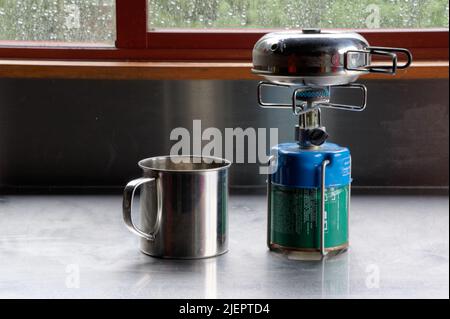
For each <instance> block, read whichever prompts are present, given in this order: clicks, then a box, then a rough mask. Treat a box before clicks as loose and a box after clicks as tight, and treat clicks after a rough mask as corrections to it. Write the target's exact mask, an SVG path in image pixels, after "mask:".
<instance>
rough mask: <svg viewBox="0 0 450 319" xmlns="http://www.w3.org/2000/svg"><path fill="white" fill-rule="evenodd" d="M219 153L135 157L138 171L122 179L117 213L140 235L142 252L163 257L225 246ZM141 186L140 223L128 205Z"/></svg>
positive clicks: (212, 252) (224, 185)
mask: <svg viewBox="0 0 450 319" xmlns="http://www.w3.org/2000/svg"><path fill="white" fill-rule="evenodd" d="M230 165H231V163H230V162H229V161H227V160H224V159H218V158H212V157H200V156H162V157H152V158H148V159H144V160H142V161H140V162H139V166H140V167H141V168H142V170H143V172H144V174H143V177H141V178H138V179H135V180H133V181H131V182H129V183H128V184H127V186H126V187H125V191H124V194H123V218H124V221H125V223H126V225H127V227H128V229H130V230H131V231H132V232H133V233H135V234H137V235H139V236H140V237H141V245H140V248H141V250H142V252H143V253H145V254H148V255H150V256H155V257H164V258H189V259H190V258H204V257H212V256H216V255H220V254H223V253H225V252H226V251H227V249H228V241H227V236H228V217H227V202H228V167H229V166H230ZM141 185H142V190H141V199H140V201H141V228H138V227H136V226H135V225H134V223H133V221H132V218H131V207H132V202H133V197H134V193H135V191H136V189H137V188H138V187H139V186H141Z"/></svg>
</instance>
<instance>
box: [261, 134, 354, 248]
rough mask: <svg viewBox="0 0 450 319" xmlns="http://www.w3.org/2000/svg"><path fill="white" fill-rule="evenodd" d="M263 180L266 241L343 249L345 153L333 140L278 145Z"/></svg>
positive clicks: (275, 245) (347, 165)
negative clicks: (304, 145)
mask: <svg viewBox="0 0 450 319" xmlns="http://www.w3.org/2000/svg"><path fill="white" fill-rule="evenodd" d="M272 154H274V156H273V158H272V168H273V172H272V174H271V175H270V178H269V181H268V245H269V247H270V248H271V249H281V250H298V251H321V252H323V253H327V252H330V251H338V250H344V249H346V248H347V247H348V217H349V206H350V184H351V157H350V152H349V150H348V149H347V148H345V147H341V146H338V145H336V144H333V143H324V144H323V145H321V146H320V147H317V148H310V149H305V148H301V147H300V146H299V144H298V143H284V144H279V145H277V146H275V147H274V148H273V149H272Z"/></svg>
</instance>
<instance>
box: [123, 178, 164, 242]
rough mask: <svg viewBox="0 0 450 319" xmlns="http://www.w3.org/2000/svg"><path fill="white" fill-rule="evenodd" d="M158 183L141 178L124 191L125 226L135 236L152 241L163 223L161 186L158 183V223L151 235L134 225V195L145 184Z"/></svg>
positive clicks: (153, 179)
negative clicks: (132, 214) (132, 215)
mask: <svg viewBox="0 0 450 319" xmlns="http://www.w3.org/2000/svg"><path fill="white" fill-rule="evenodd" d="M154 181H156V178H147V177H141V178H137V179H134V180H132V181H131V182H129V183H128V184H127V186H125V189H124V191H123V204H122V207H123V220H124V221H125V224H126V225H127V228H128V229H129V230H130V231H131V232H132V233H134V234H136V235H138V236H140V237H142V238H145V239H147V240H150V241H154V240H155V235H156V233H157V232H158V230H159V226H160V223H161V203H160V199H161V196H160V194H159V191H158V189H159V186H158V183H156V189H157V195H156V196H157V201H158V204H157V205H158V208H157V216H156V222H155V226H154V227H153V231H152V232H150V233H148V234H147V233H145V232H143V231H142V230H140V229H139V228H138V227H136V225H135V224H134V223H133V219H132V217H131V213H132V210H133V199H134V193H135V192H136V190H137V189H138V188H139V187H140V186H141V185H143V184H146V183H150V182H154Z"/></svg>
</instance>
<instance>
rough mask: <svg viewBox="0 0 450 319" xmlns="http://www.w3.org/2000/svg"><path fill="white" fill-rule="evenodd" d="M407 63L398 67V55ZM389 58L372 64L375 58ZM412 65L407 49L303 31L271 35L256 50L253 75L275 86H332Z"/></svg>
mask: <svg viewBox="0 0 450 319" xmlns="http://www.w3.org/2000/svg"><path fill="white" fill-rule="evenodd" d="M398 53H400V54H403V55H405V57H406V62H405V63H404V64H402V65H399V64H398V59H397V54H398ZM374 55H378V56H383V57H385V58H388V59H389V61H390V62H389V64H387V65H377V66H374V65H372V56H374ZM411 62H412V56H411V53H410V52H409V51H408V50H406V49H399V48H385V47H371V46H369V43H368V42H367V40H366V39H365V38H364V37H362V36H361V35H359V34H358V33H354V32H330V31H327V32H323V31H321V30H320V29H303V31H302V32H299V31H284V32H274V33H268V34H266V35H265V36H263V37H262V38H261V39H259V40H258V42H257V43H256V44H255V46H254V48H253V70H252V71H253V72H254V73H256V74H258V75H261V76H263V77H264V78H266V79H267V80H268V81H270V82H272V83H279V84H295V85H298V84H301V85H308V86H330V85H344V84H349V83H352V82H354V81H356V80H357V79H358V77H359V76H360V75H361V74H365V73H389V74H395V72H396V71H397V69H404V68H407V67H408V66H409V65H410V64H411Z"/></svg>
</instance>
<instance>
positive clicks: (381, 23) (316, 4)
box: [148, 0, 449, 30]
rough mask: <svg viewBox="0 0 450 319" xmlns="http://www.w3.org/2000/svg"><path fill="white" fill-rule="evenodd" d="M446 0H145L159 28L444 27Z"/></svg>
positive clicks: (153, 25) (151, 19)
mask: <svg viewBox="0 0 450 319" xmlns="http://www.w3.org/2000/svg"><path fill="white" fill-rule="evenodd" d="M448 19H449V5H448V1H446V0H362V1H352V0H209V1H202V0H148V27H149V29H150V30H152V29H158V28H194V29H212V28H265V29H268V28H270V29H277V28H283V29H292V28H310V27H320V28H350V29H352V28H356V29H365V28H367V29H379V28H437V27H446V28H448V24H449V22H448Z"/></svg>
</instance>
